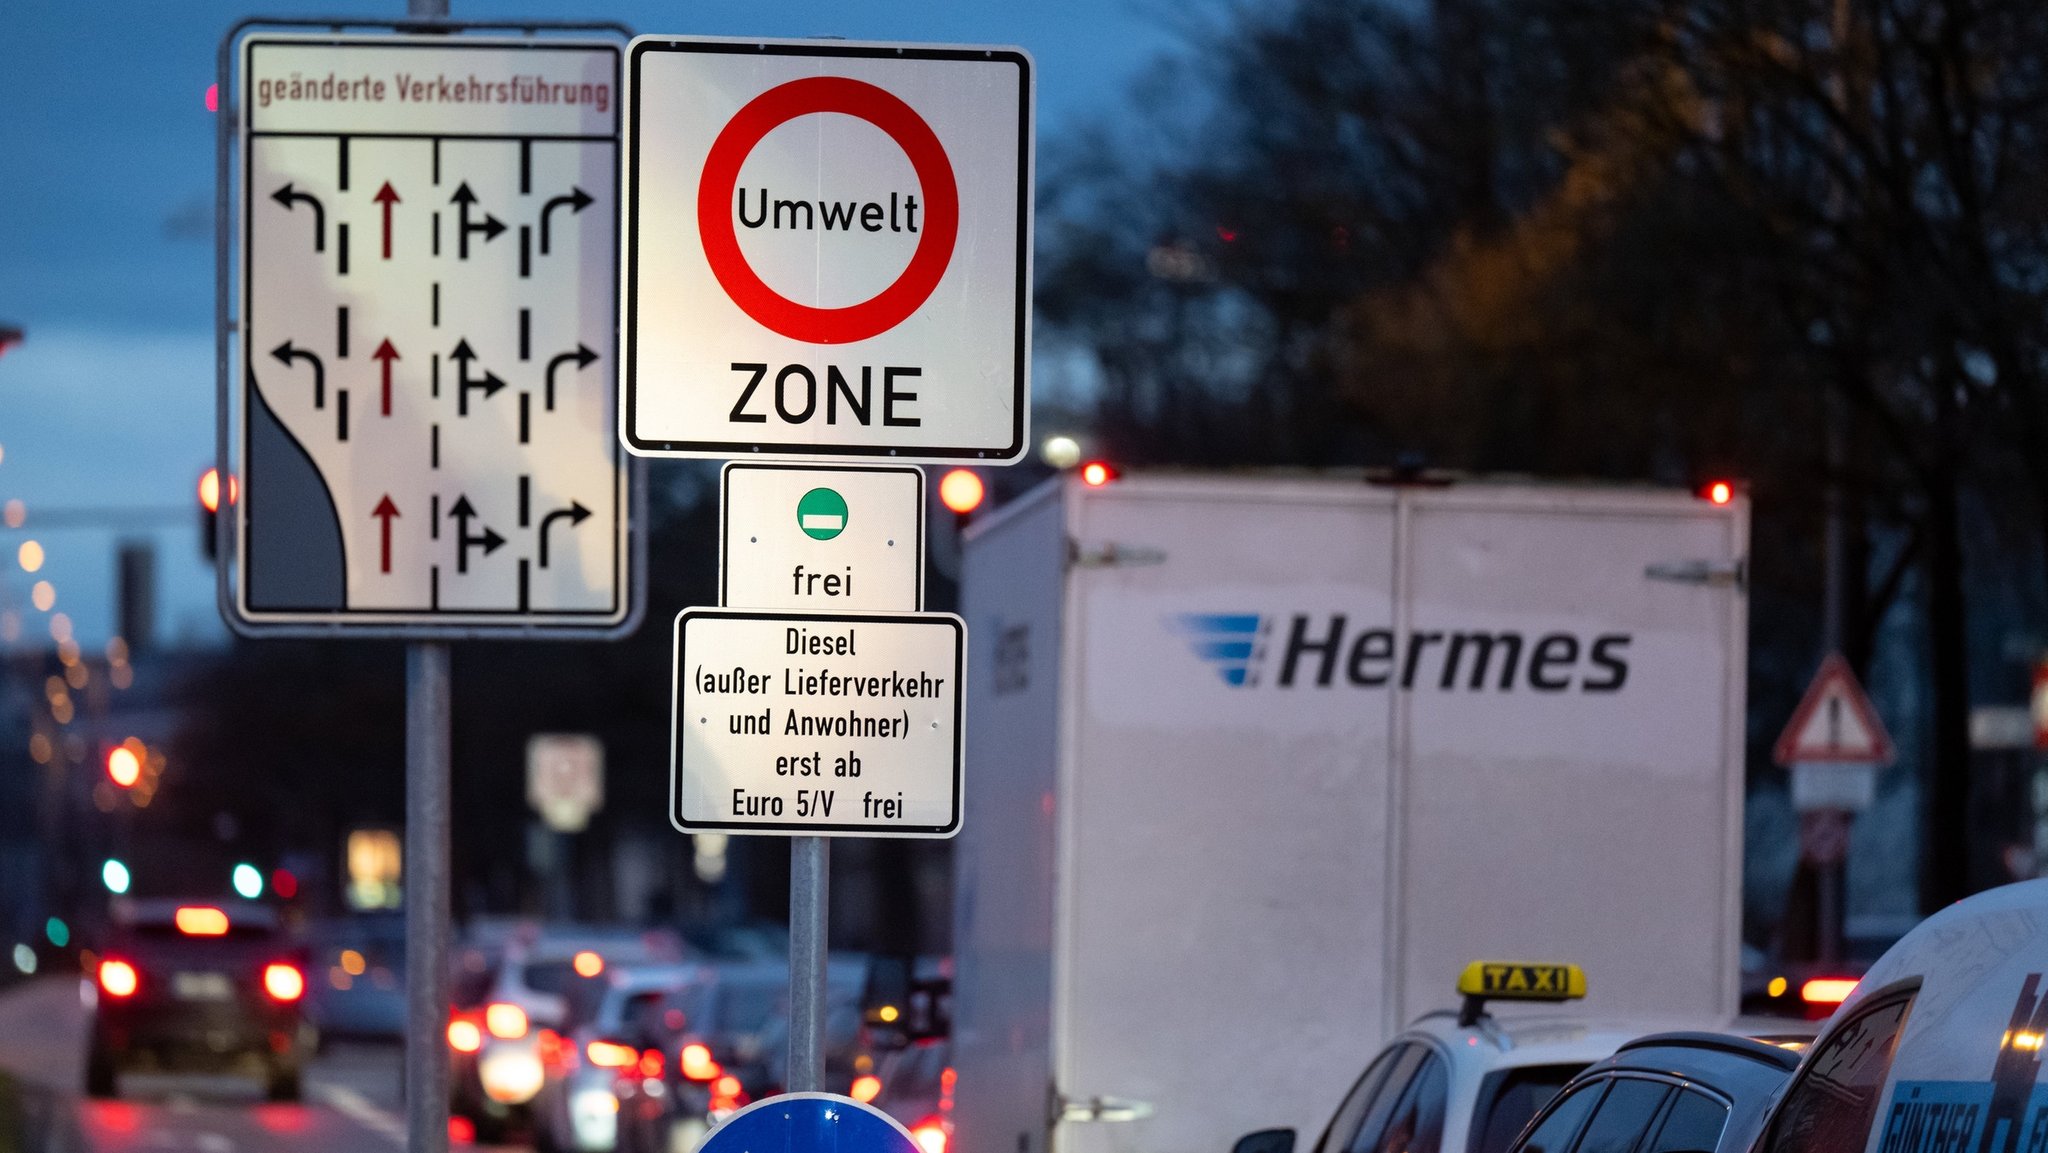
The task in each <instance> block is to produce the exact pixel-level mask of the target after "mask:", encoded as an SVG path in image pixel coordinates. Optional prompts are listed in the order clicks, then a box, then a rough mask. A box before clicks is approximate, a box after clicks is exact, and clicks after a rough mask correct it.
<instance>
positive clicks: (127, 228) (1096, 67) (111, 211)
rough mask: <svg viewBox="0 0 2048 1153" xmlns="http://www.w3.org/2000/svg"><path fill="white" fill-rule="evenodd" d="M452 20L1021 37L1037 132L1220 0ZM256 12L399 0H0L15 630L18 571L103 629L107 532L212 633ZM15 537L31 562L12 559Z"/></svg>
mask: <svg viewBox="0 0 2048 1153" xmlns="http://www.w3.org/2000/svg"><path fill="white" fill-rule="evenodd" d="M453 9H454V11H453V15H454V16H455V17H456V18H457V19H473V20H484V19H496V18H508V17H520V16H526V17H542V16H544V17H547V18H552V19H610V20H618V21H622V22H624V23H626V24H628V25H631V26H632V27H634V28H636V29H637V30H639V31H642V32H667V33H678V34H684V35H690V34H696V35H721V36H727V35H730V36H763V37H799V36H840V37H845V38H848V39H864V40H905V41H924V42H934V43H979V44H1018V45H1022V46H1023V47H1025V48H1026V49H1028V50H1029V51H1030V52H1031V53H1032V54H1033V56H1034V57H1035V59H1036V61H1037V64H1038V108H1039V123H1040V133H1039V136H1040V147H1041V152H1043V151H1044V149H1046V148H1047V147H1056V146H1057V144H1058V142H1059V140H1060V139H1062V138H1063V137H1064V136H1065V135H1067V134H1070V133H1071V132H1073V131H1074V130H1075V129H1076V128H1078V127H1079V126H1081V125H1084V124H1086V123H1088V122H1090V121H1092V120H1095V119H1098V118H1109V117H1113V116H1114V115H1115V114H1116V113H1117V112H1118V111H1119V110H1120V109H1121V108H1123V107H1125V106H1126V105H1125V92H1126V90H1127V87H1128V86H1129V84H1130V83H1131V82H1132V81H1133V80H1134V79H1135V78H1136V76H1137V74H1138V73H1139V72H1141V71H1142V70H1143V69H1144V68H1145V67H1146V66H1147V65H1148V64H1150V63H1151V62H1153V61H1155V60H1157V59H1158V58H1160V57H1161V56H1162V55H1164V54H1166V53H1169V52H1172V51H1175V50H1178V49H1179V48H1181V47H1182V46H1183V45H1184V43H1185V39H1184V32H1185V29H1186V28H1187V27H1188V26H1189V24H1190V22H1191V21H1197V20H1200V19H1202V18H1204V14H1206V15H1207V17H1209V18H1213V17H1214V16H1215V15H1217V14H1218V13H1220V12H1221V11H1222V10H1223V3H1222V2H1221V0H1203V2H1199V3H1195V4H1191V5H1189V4H1180V5H1172V6H1165V5H1159V4H1155V3H1150V2H1148V0H1027V2H1015V3H1001V4H997V3H979V4H963V3H944V2H941V0H860V2H858V3H846V2H843V0H842V2H839V3H828V2H825V0H746V2H739V0H707V2H700V3H692V4H682V3H651V2H637V3H635V2H623V0H621V2H613V3H589V2H563V0H553V2H550V3H534V2H527V3H516V2H497V0H491V2H485V0H454V4H453ZM258 10H260V11H262V12H263V13H264V14H266V15H278V16H291V15H316V14H317V15H323V16H325V15H359V16H364V17H388V16H397V15H400V14H402V11H403V4H402V2H401V0H378V2H375V3H367V2H362V0H329V2H324V3H317V4H316V3H294V2H291V0H278V2H274V3H266V4H263V5H261V6H260V8H251V7H249V6H248V5H247V4H246V3H226V2H221V0H179V2H177V3H164V2H162V0H105V2H100V3H94V4H89V5H88V4H74V3H69V2H60V0H13V3H11V4H9V5H8V16H7V20H6V29H5V32H4V33H0V92H4V93H5V94H6V98H7V104H8V112H7V114H6V115H5V116H0V321H6V322H11V323H14V324H19V325H21V326H23V327H25V328H26V329H27V330H28V340H27V342H26V343H25V344H24V345H22V346H20V347H18V348H16V349H14V350H13V351H11V352H8V353H6V354H5V356H4V357H0V454H4V455H0V501H4V500H7V499H13V498H19V499H21V500H23V501H24V502H26V504H27V507H28V513H29V516H28V525H27V529H26V530H25V531H6V530H0V542H4V553H0V560H4V565H0V611H4V610H6V609H10V608H11V609H14V610H16V611H18V612H19V613H20V614H21V616H22V617H23V623H24V631H23V643H33V644H41V645H47V644H48V643H49V641H48V639H47V637H48V631H47V617H46V615H45V614H42V613H38V612H36V611H35V610H34V609H33V608H32V607H31V606H30V605H29V603H28V602H29V594H30V589H31V586H32V584H33V582H34V581H35V580H36V579H37V578H38V577H45V578H48V579H49V580H51V582H52V583H53V584H54V586H55V587H56V589H57V605H56V609H57V610H58V611H63V612H66V613H68V614H69V616H70V617H71V618H72V620H73V621H74V622H75V624H76V627H77V630H78V633H79V637H80V639H81V641H83V642H84V643H85V644H86V645H87V646H88V647H89V648H96V647H97V646H98V645H100V644H102V643H104V641H105V639H106V637H107V636H108V635H109V634H110V632H111V630H112V627H113V608H112V605H113V595H114V585H113V576H112V569H113V555H114V550H115V548H116V546H117V544H118V542H119V540H120V539H123V538H124V537H127V538H134V537H140V536H147V537H150V538H153V539H154V540H155V541H156V543H157V553H158V562H157V563H158V571H159V578H160V589H159V609H158V618H159V630H160V635H162V636H163V637H165V638H166V639H174V638H179V637H184V638H189V639H193V640H208V639H217V638H219V637H221V636H222V635H224V631H223V627H222V626H221V624H220V621H219V618H218V615H217V613H216V611H215V609H214V606H213V600H212V586H211V579H212V578H211V573H210V571H209V570H208V569H207V568H206V567H205V565H204V564H203V562H202V560H201V557H200V553H199V548H198V528H197V518H196V513H195V512H194V510H193V499H194V498H193V495H192V493H193V488H192V486H193V482H194V481H195V479H196V478H197V476H198V475H199V473H200V472H201V471H203V470H204V469H205V468H206V467H207V465H208V464H209V463H210V461H211V457H212V452H213V420H214V401H213V387H214V378H213V338H212V325H213V231H212V229H213V223H212V222H213V202H214V170H213V166H214V139H213V128H214V124H213V115H212V114H210V113H209V112H208V111H207V110H206V107H205V103H204V93H205V90H206V87H207V85H208V84H209V83H211V81H212V79H213V73H214V62H215V54H216V51H217V49H218V46H219V42H220V38H221V36H222V34H223V33H224V32H225V31H226V30H227V29H228V28H229V27H230V26H231V25H233V24H234V23H235V22H236V21H237V20H239V19H241V18H242V17H244V16H246V15H250V14H251V13H252V12H254V11H258ZM106 507H122V508H160V509H164V510H166V515H164V516H162V517H161V518H159V519H158V520H157V521H156V522H155V523H154V524H150V523H146V522H145V523H141V524H137V525H133V526H130V527H123V528H121V529H118V530H111V529H105V528H76V529H74V528H56V527H52V526H49V525H47V524H45V525H39V524H38V515H37V514H38V512H39V511H48V510H57V509H79V508H106ZM25 537H34V538H35V539H37V540H39V541H41V542H42V544H43V545H44V546H45V548H46V550H47V553H48V556H49V559H48V562H47V563H46V565H45V567H44V569H43V571H42V572H41V573H38V574H36V576H33V577H32V576H28V575H27V574H24V573H23V572H22V571H21V568H20V566H19V565H18V564H17V563H16V562H15V552H16V548H17V546H18V544H19V542H20V541H21V540H22V539H24V538H25Z"/></svg>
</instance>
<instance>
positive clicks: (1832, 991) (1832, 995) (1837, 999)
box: [1799, 977, 1856, 1005]
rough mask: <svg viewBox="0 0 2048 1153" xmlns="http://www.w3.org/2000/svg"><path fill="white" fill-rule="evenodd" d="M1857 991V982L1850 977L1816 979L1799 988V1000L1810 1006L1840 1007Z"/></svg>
mask: <svg viewBox="0 0 2048 1153" xmlns="http://www.w3.org/2000/svg"><path fill="white" fill-rule="evenodd" d="M1855 991H1856V982H1855V980H1854V979H1853V978H1849V977H1815V978H1814V979H1813V980H1811V981H1808V982H1807V983H1806V984H1804V985H1801V986H1799V999H1800V1000H1802V1001H1804V1002H1806V1003H1807V1004H1809V1005H1839V1004H1841V1003H1842V1002H1844V1001H1846V1000H1848V999H1849V994H1851V993H1853V992H1855Z"/></svg>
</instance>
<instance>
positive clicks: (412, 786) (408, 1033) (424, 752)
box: [404, 0, 451, 1153]
mask: <svg viewBox="0 0 2048 1153" xmlns="http://www.w3.org/2000/svg"><path fill="white" fill-rule="evenodd" d="M405 11H406V14H407V15H409V16H428V17H439V18H441V19H444V20H445V19H447V17H448V0H406V4H405ZM449 712H450V710H449V685H448V646H447V645H446V644H442V643H440V642H438V641H415V642H414V643H412V644H410V645H408V646H406V650H405V857H404V868H405V1132H406V1142H405V1146H406V1148H407V1149H408V1150H409V1151H410V1153H447V1150H448V1093H449V1069H448V1045H447V1043H446V1042H445V1041H443V1040H442V1037H441V1033H442V1029H443V1028H444V1027H445V1022H446V1019H447V1016H448V997H449V993H450V990H449V985H448V922H449V919H450V918H449V906H448V874H449V873H450V871H451V870H450V867H449V851H448V828H449V819H450V817H449V812H448V763H449V754H448V747H449V737H448V731H449Z"/></svg>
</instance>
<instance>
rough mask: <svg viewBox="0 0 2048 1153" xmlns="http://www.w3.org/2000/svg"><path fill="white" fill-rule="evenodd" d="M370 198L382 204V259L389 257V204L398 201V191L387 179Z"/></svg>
mask: <svg viewBox="0 0 2048 1153" xmlns="http://www.w3.org/2000/svg"><path fill="white" fill-rule="evenodd" d="M370 199H372V200H374V201H376V202H377V203H379V204H381V205H383V206H384V259H386V260H389V259H391V206H392V205H394V204H397V203H398V193H397V191H395V190H394V189H393V188H392V187H391V182H390V181H389V180H387V181H385V182H384V187H382V188H379V189H378V190H377V195H375V196H372V197H371V198H370Z"/></svg>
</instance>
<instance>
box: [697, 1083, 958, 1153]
mask: <svg viewBox="0 0 2048 1153" xmlns="http://www.w3.org/2000/svg"><path fill="white" fill-rule="evenodd" d="M697 1153H922V1151H921V1150H920V1149H919V1148H918V1145H917V1142H916V1141H914V1140H912V1139H911V1136H910V1133H909V1131H908V1130H906V1129H904V1128H903V1126H902V1125H900V1124H898V1123H897V1122H896V1119H895V1118H893V1117H891V1116H889V1115H888V1114H887V1113H884V1112H882V1111H881V1110H880V1109H877V1108H875V1107H873V1106H871V1105H863V1104H861V1103H860V1102H858V1101H856V1100H854V1099H853V1098H851V1097H840V1096H837V1095H835V1094H832V1093H785V1094H783V1095H782V1096H780V1097H770V1098H767V1099H766V1100H763V1101H756V1102H754V1103H753V1104H752V1105H749V1106H747V1107H746V1108H744V1109H742V1110H740V1111H739V1112H737V1113H735V1114H733V1115H732V1116H730V1117H728V1118H726V1119H725V1120H724V1121H723V1122H721V1123H720V1124H719V1126H718V1128H716V1129H713V1130H712V1131H711V1134H710V1136H708V1137H706V1138H705V1139H704V1143H703V1144H702V1145H699V1146H698V1147H697Z"/></svg>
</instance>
